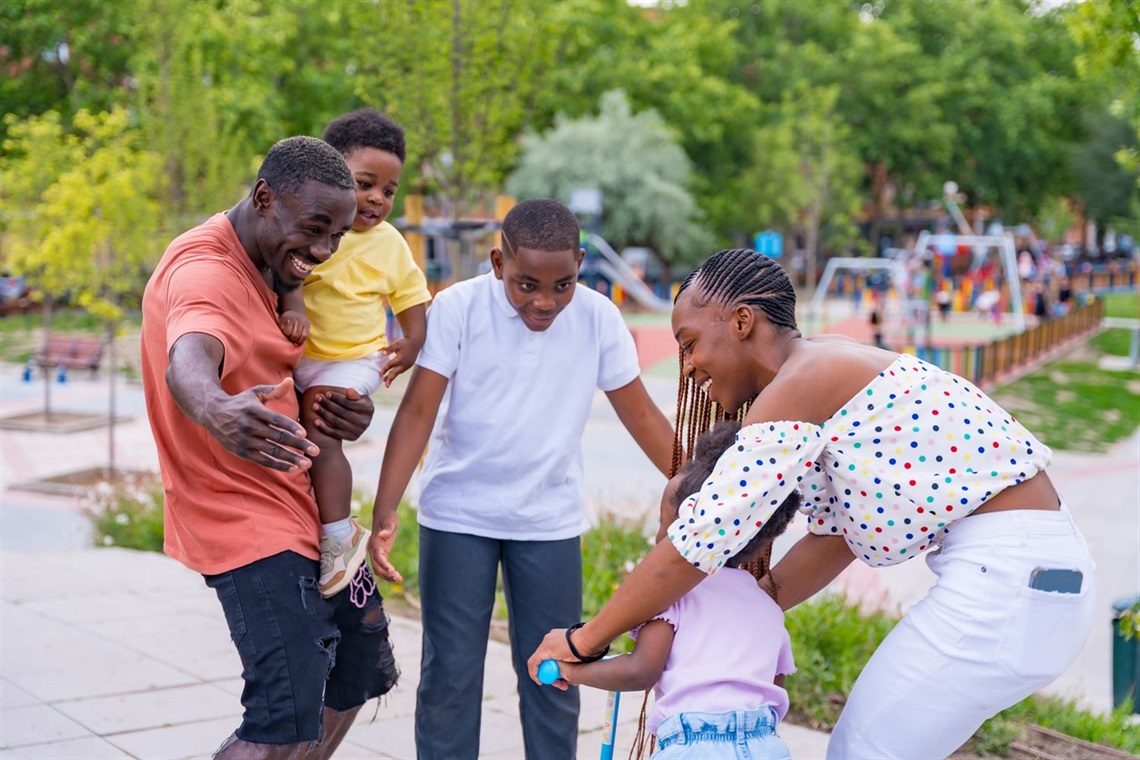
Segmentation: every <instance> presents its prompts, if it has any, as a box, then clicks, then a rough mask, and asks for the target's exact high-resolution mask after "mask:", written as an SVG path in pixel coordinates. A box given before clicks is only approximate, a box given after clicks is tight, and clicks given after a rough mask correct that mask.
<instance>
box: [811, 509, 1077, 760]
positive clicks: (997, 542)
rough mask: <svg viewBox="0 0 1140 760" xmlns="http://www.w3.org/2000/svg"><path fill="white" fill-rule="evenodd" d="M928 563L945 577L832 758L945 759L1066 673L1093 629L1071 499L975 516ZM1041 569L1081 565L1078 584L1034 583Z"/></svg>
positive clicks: (855, 701)
mask: <svg viewBox="0 0 1140 760" xmlns="http://www.w3.org/2000/svg"><path fill="white" fill-rule="evenodd" d="M926 563H927V565H929V567H930V569H931V570H933V571H934V573H935V574H936V575H937V576H938V581H937V582H936V583H935V585H934V586H933V587H932V588H931V589H930V592H929V594H928V595H927V596H926V597H925V598H924V599H923V600H922V601H920V602H919V603H918V604H916V605H914V607H912V608H911V609H910V611H909V612H908V613H907V614H906V615H905V616H904V617H903V619H902V620H901V621H900V622H899V624H898V625H897V626H896V627H895V628H894V630H893V631H891V633H890V634H889V635H888V636H887V638H886V640H884V641H883V643H882V645H881V646H880V647H879V648H878V650H877V651H876V652H875V654H874V655H873V656H872V657H871V659H870V661H869V662H868V663H867V667H866V668H864V669H863V672H862V673H861V674H860V676H859V678H858V680H857V681H856V682H855V687H854V688H853V689H852V691H851V695H850V697H849V698H848V700H847V705H846V707H845V708H844V710H843V714H842V715H841V716H840V718H839V722H838V724H837V725H836V726H835V731H834V732H832V735H831V741H830V743H829V744H828V748H827V756H828V758H829V759H845V760H880V758H906V760H922V759H925V758H944V757H946V756H947V755H949V754H950V753H951V752H953V751H954V750H956V749H958V748H959V747H960V746H961V745H962V744H963V743H965V741H966V740H967V739H969V738H970V736H972V735H973V733H974V731H976V730H977V728H978V727H979V726H980V725H981V724H982V723H983V722H985V721H986V720H987V719H988V718H990V717H992V716H993V715H995V714H996V713H998V712H1000V711H1001V710H1003V709H1005V708H1006V707H1009V706H1011V705H1014V704H1016V703H1017V702H1020V701H1021V700H1022V699H1024V698H1025V697H1027V696H1029V695H1030V694H1032V693H1034V692H1035V691H1037V690H1038V689H1040V688H1042V687H1043V686H1046V685H1047V684H1049V683H1050V682H1051V681H1053V680H1054V679H1056V678H1057V677H1058V676H1059V675H1061V674H1062V673H1063V672H1064V671H1065V670H1066V669H1067V668H1068V666H1069V665H1070V664H1072V662H1073V660H1074V659H1075V658H1076V656H1077V654H1078V653H1079V652H1080V651H1081V648H1082V647H1083V646H1084V644H1085V641H1086V639H1087V638H1088V636H1089V632H1090V631H1091V629H1092V622H1093V614H1094V610H1095V605H1096V565H1095V564H1094V563H1093V561H1092V558H1091V557H1090V555H1089V551H1088V547H1087V546H1086V545H1085V541H1084V538H1082V537H1081V534H1080V532H1079V531H1078V530H1077V527H1076V525H1075V524H1074V523H1073V520H1072V516H1071V515H1070V514H1069V511H1068V509H1066V508H1065V507H1064V506H1062V507H1061V509H1060V511H1057V512H1041V511H1035V510H1015V511H1009V512H993V513H986V514H981V515H973V516H970V517H966V518H964V519H963V520H961V522H959V523H958V524H957V525H955V526H954V528H953V530H952V531H951V532H950V534H949V535H948V536H947V537H946V538H944V539H943V540H942V544H941V548H940V549H939V550H937V551H936V552H934V553H931V554H929V555H927V559H926ZM1037 567H1050V568H1053V567H1055V568H1069V569H1078V570H1080V571H1081V572H1082V573H1084V582H1083V585H1082V586H1081V590H1080V593H1077V594H1063V593H1055V592H1047V591H1038V590H1036V589H1031V588H1029V577H1030V575H1031V574H1032V572H1033V570H1034V568H1037Z"/></svg>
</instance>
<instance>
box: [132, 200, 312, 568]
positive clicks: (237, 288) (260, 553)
mask: <svg viewBox="0 0 1140 760" xmlns="http://www.w3.org/2000/svg"><path fill="white" fill-rule="evenodd" d="M142 305H143V323H142V379H143V391H144V393H145V395H146V407H147V416H148V417H149V418H150V426H151V430H152V431H153V433H154V440H155V443H156V444H157V445H158V461H159V467H160V469H161V471H162V485H163V488H164V489H165V491H166V509H165V518H164V527H165V531H166V540H165V547H164V548H165V550H166V553H167V554H169V555H170V556H171V557H173V558H175V559H177V560H178V561H179V562H181V563H182V564H184V565H186V566H187V567H189V568H190V569H191V570H194V571H196V572H199V573H202V574H203V575H214V574H217V573H222V572H226V571H227V570H233V569H235V568H238V567H242V566H243V565H248V564H249V563H251V562H254V561H256V560H259V559H262V558H264V557H270V556H272V555H274V554H278V553H280V552H283V551H287V550H288V551H294V552H297V553H299V554H302V555H304V556H306V557H309V558H311V559H317V558H319V556H320V552H319V549H318V544H317V541H318V534H319V530H320V523H319V518H318V517H317V505H316V502H315V501H314V500H313V495H312V491H311V488H310V484H309V476H308V473H306V472H305V471H302V470H298V471H296V472H292V473H285V472H280V471H278V470H271V469H269V468H267V467H262V466H261V465H258V464H255V463H253V462H251V461H249V460H247V459H242V458H240V457H238V456H236V455H234V454H231V453H230V452H229V451H226V449H224V448H223V447H222V445H221V444H220V443H218V441H217V440H215V439H214V437H213V436H211V435H210V434H209V433H208V432H206V429H205V428H204V427H202V426H201V425H198V424H197V423H195V422H192V421H191V420H190V419H189V418H188V417H187V416H186V415H185V414H183V413H182V410H181V409H179V408H178V405H177V404H175V402H174V398H173V397H172V396H171V394H170V390H169V389H168V388H167V386H166V379H165V375H166V368H167V365H168V357H169V354H170V348H171V347H172V346H173V345H174V343H175V342H176V341H177V340H178V339H179V338H180V337H182V336H183V335H186V334H187V333H205V334H206V335H211V336H213V337H214V338H217V339H218V340H219V341H221V343H222V345H223V346H224V348H225V358H224V360H223V361H222V370H221V384H222V388H224V389H225V391H226V392H227V393H230V394H237V393H239V392H241V391H244V390H246V389H248V388H250V387H252V386H255V385H264V384H276V383H279V382H281V381H282V380H284V379H285V378H287V377H291V376H292V374H293V367H294V366H295V365H296V363H297V360H298V358H299V357H300V356H301V351H302V347H301V346H296V345H294V344H293V343H292V342H290V341H289V340H288V339H287V338H286V337H285V336H284V335H282V333H281V330H280V329H278V327H277V296H276V294H275V293H273V291H272V290H271V289H270V288H269V287H268V286H267V285H266V284H265V281H264V280H263V279H262V277H261V274H260V273H259V272H258V270H257V268H256V267H254V265H253V262H252V261H250V259H249V256H248V255H247V254H246V252H245V249H244V248H242V246H241V242H240V241H239V240H238V237H237V233H236V232H235V231H234V228H233V226H232V225H231V224H230V222H229V219H227V218H226V216H225V214H217V215H215V216H213V217H211V218H210V219H208V220H207V221H206V222H204V223H203V224H201V225H199V226H197V227H195V228H194V229H192V230H189V231H188V232H185V233H183V234H182V235H180V236H179V237H177V238H175V240H174V241H173V242H172V243H171V244H170V246H169V247H168V248H167V249H166V253H165V254H164V255H163V257H162V260H161V261H160V262H159V264H158V268H157V269H155V271H154V274H153V275H152V276H151V278H150V281H149V282H148V283H147V286H146V292H145V293H144V295H143V304H142ZM270 406H271V407H272V408H273V410H274V411H276V412H279V413H281V414H284V415H286V416H287V417H290V418H292V419H297V416H298V411H299V409H298V404H297V399H296V397H293V396H290V397H288V398H284V399H280V400H278V401H274V402H271V404H270Z"/></svg>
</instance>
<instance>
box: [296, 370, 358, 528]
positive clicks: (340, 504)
mask: <svg viewBox="0 0 1140 760" xmlns="http://www.w3.org/2000/svg"><path fill="white" fill-rule="evenodd" d="M328 391H337V392H340V393H343V392H344V389H343V388H331V387H329V386H315V387H312V388H307V389H306V390H305V393H304V395H303V396H302V400H301V424H302V425H304V426H305V432H306V433H307V434H308V436H309V440H311V441H312V442H313V443H315V444H317V446H319V447H320V449H321V453H320V454H318V455H317V456H315V457H313V467H312V469H310V470H309V478H310V479H311V480H312V482H313V493H314V494H315V495H316V497H317V510H318V511H319V512H320V515H321V524H322V525H324V524H326V523H331V522H336V521H337V520H343V519H345V518H347V517H348V516H349V507H350V503H351V501H352V466H351V465H350V464H349V463H348V457H346V456H345V455H344V449H343V448H342V446H341V441H340V440H339V439H337V438H333V437H331V436H328V435H325V434H324V433H322V432H321V431H320V429H318V428H317V426H316V425H315V424H313V421H314V420H315V419H316V415H315V414H314V413H313V410H312V407H313V399H314V397H316V395H317V394H318V393H322V392H328Z"/></svg>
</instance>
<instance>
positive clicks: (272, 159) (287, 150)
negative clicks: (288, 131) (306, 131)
mask: <svg viewBox="0 0 1140 760" xmlns="http://www.w3.org/2000/svg"><path fill="white" fill-rule="evenodd" d="M258 179H263V180H266V183H267V185H269V187H270V189H272V191H274V193H276V194H278V195H291V196H295V195H298V194H299V193H300V191H301V186H303V185H304V183H306V182H308V181H309V180H316V181H318V182H320V183H321V185H328V186H331V187H339V188H342V189H345V190H351V189H355V188H356V182H355V181H353V180H352V172H350V171H349V167H348V164H345V163H344V156H342V155H341V154H340V153H337V152H336V150H335V149H334V148H333V147H332V146H331V145H328V144H327V142H325V141H324V140H318V139H317V138H315V137H304V136H301V137H287V138H285V139H284V140H279V141H277V142H276V144H275V145H274V147H271V148H269V153H267V154H266V158H264V161H262V162H261V167H260V169H259V170H258Z"/></svg>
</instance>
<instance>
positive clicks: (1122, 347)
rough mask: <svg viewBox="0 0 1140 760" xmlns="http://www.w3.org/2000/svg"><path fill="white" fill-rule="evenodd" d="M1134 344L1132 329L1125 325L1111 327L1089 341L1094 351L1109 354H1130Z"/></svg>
mask: <svg viewBox="0 0 1140 760" xmlns="http://www.w3.org/2000/svg"><path fill="white" fill-rule="evenodd" d="M1131 345H1132V331H1131V330H1126V329H1124V328H1123V327H1110V328H1108V329H1107V330H1105V331H1104V332H1102V333H1101V334H1100V335H1098V336H1096V337H1095V338H1093V339H1092V340H1090V341H1089V347H1090V348H1092V349H1093V350H1094V351H1097V352H1098V353H1101V354H1106V355H1108V356H1128V350H1129V348H1130V347H1131Z"/></svg>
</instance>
